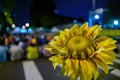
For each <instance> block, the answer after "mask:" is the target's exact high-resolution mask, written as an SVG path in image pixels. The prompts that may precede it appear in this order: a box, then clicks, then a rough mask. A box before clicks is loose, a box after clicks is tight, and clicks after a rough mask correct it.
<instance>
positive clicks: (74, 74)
mask: <svg viewBox="0 0 120 80" xmlns="http://www.w3.org/2000/svg"><path fill="white" fill-rule="evenodd" d="M77 78H78V74H77V73H72V74H71V75H70V80H77Z"/></svg>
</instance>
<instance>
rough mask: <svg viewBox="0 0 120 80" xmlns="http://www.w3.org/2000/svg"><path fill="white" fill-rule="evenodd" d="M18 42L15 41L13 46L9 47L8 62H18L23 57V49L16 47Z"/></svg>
mask: <svg viewBox="0 0 120 80" xmlns="http://www.w3.org/2000/svg"><path fill="white" fill-rule="evenodd" d="M18 43H19V41H16V42H15V43H14V44H13V45H11V46H10V49H9V53H10V60H12V61H15V60H20V59H22V57H23V49H22V47H20V46H19V45H18Z"/></svg>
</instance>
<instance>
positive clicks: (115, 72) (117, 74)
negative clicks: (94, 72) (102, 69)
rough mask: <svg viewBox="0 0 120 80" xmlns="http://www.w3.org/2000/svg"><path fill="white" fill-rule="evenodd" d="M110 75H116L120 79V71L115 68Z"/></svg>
mask: <svg viewBox="0 0 120 80" xmlns="http://www.w3.org/2000/svg"><path fill="white" fill-rule="evenodd" d="M110 74H112V75H115V76H117V77H120V70H119V69H117V68H115V69H114V70H113V71H111V73H110Z"/></svg>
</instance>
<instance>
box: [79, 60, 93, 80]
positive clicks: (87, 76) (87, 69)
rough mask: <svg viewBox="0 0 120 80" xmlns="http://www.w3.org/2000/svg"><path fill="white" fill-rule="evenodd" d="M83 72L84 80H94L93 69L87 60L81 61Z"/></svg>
mask: <svg viewBox="0 0 120 80" xmlns="http://www.w3.org/2000/svg"><path fill="white" fill-rule="evenodd" d="M80 66H81V72H82V74H81V75H83V80H91V79H92V68H91V64H90V63H89V62H88V61H87V60H80Z"/></svg>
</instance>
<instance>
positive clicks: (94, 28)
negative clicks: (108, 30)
mask: <svg viewBox="0 0 120 80" xmlns="http://www.w3.org/2000/svg"><path fill="white" fill-rule="evenodd" d="M100 30H101V27H100V26H98V25H95V26H92V27H90V29H89V31H88V33H87V37H89V38H90V39H94V38H95V37H96V36H97V35H98V34H99V32H100Z"/></svg>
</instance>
